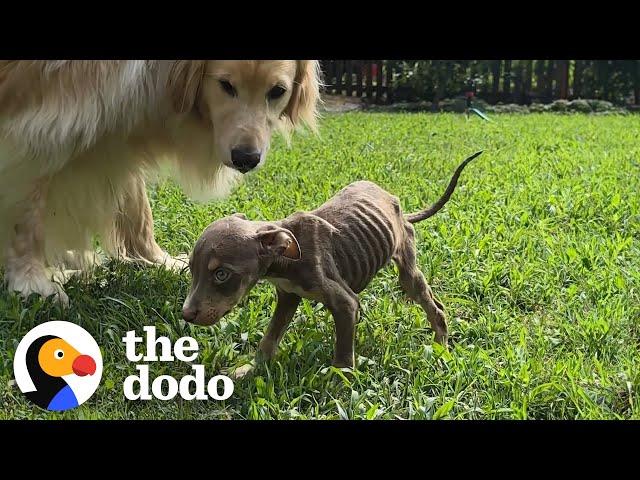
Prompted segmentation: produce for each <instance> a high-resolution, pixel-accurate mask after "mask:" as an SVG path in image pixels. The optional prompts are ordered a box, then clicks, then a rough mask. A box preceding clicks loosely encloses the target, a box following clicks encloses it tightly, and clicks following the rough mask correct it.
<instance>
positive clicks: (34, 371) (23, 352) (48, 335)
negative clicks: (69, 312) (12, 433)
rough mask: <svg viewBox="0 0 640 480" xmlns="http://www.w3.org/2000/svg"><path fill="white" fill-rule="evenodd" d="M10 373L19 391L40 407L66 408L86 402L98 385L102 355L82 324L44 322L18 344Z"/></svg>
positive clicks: (59, 409)
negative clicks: (11, 372)
mask: <svg viewBox="0 0 640 480" xmlns="http://www.w3.org/2000/svg"><path fill="white" fill-rule="evenodd" d="M13 373H14V375H15V379H16V383H17V384H18V388H20V391H21V392H22V393H24V394H25V395H26V396H27V398H28V399H29V400H31V401H32V402H33V403H35V404H36V405H38V406H39V407H42V408H44V409H46V410H54V411H62V410H69V409H70V408H75V407H77V406H78V405H81V404H82V403H84V402H85V401H87V400H88V399H89V398H90V397H91V395H93V393H94V392H95V391H96V389H97V388H98V385H99V384H100V378H101V377H102V355H101V354H100V348H99V347H98V344H97V343H96V341H95V340H94V339H93V337H91V335H89V333H88V332H87V331H86V330H85V329H83V328H82V327H80V326H78V325H76V324H74V323H69V322H58V321H56V322H46V323H43V324H42V325H38V326H37V327H35V328H34V329H32V330H31V331H29V333H27V334H26V335H25V336H24V338H23V339H22V340H21V341H20V343H19V344H18V348H17V350H16V354H15V357H14V359H13Z"/></svg>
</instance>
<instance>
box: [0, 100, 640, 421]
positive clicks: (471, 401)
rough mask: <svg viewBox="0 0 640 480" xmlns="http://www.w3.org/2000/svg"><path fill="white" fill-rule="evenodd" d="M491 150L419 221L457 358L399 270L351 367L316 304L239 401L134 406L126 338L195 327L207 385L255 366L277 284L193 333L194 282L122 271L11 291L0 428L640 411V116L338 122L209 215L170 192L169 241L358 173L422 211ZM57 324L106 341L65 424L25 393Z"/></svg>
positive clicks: (280, 211) (166, 197) (376, 299)
mask: <svg viewBox="0 0 640 480" xmlns="http://www.w3.org/2000/svg"><path fill="white" fill-rule="evenodd" d="M479 149H483V150H484V152H485V153H484V154H483V155H482V156H481V157H479V158H478V159H477V160H476V161H474V162H473V163H472V164H471V165H469V167H467V169H466V170H465V172H464V174H463V176H462V178H461V180H460V183H459V186H458V189H457V191H456V192H455V194H454V196H453V198H452V200H451V202H450V203H449V204H448V205H447V206H446V208H445V209H444V210H443V211H442V212H440V213H439V214H438V215H437V216H436V217H434V218H432V219H430V220H427V221H425V222H423V223H421V224H418V225H417V240H418V249H419V256H418V263H419V266H420V268H421V269H422V271H423V272H424V274H425V276H426V277H427V280H428V281H429V283H430V284H431V285H432V287H433V289H434V292H435V294H436V295H437V296H438V297H439V298H440V300H441V301H442V302H443V303H444V305H445V307H446V309H447V313H448V317H449V327H450V335H451V337H450V339H451V345H450V348H449V350H448V351H444V350H443V349H442V348H440V347H439V346H438V345H437V344H433V339H432V330H431V329H430V327H429V323H428V321H427V319H426V316H425V314H424V313H423V311H422V310H421V309H420V308H419V307H418V306H417V305H414V304H412V303H409V302H407V301H406V300H405V298H404V295H403V294H402V292H401V290H400V288H399V286H398V282H397V280H396V275H397V272H396V270H395V267H393V266H390V267H388V268H386V269H385V270H383V271H381V272H380V273H379V275H378V276H377V277H376V278H375V279H374V281H373V282H372V283H371V285H370V286H369V288H368V289H366V290H365V291H364V292H363V293H362V294H361V303H362V317H361V322H360V324H359V326H358V333H357V340H356V355H357V359H358V368H357V371H356V372H355V374H354V375H353V376H349V375H346V376H345V375H343V374H342V372H340V371H338V370H335V369H332V368H328V365H329V364H330V361H331V357H332V353H333V346H332V341H333V321H332V319H331V317H330V316H329V315H328V314H327V313H326V311H325V310H324V309H323V308H322V307H321V306H320V305H315V304H313V303H311V302H307V301H304V303H303V304H302V305H301V307H300V309H299V311H298V313H297V315H296V317H295V320H294V323H292V325H291V326H290V328H289V330H288V331H287V333H286V334H285V337H284V339H283V342H282V345H281V348H280V351H279V354H278V356H277V358H276V360H275V361H274V362H273V363H272V364H270V365H267V366H261V367H259V369H258V370H257V371H256V373H255V375H254V376H252V377H248V378H245V379H243V380H240V381H238V382H236V385H235V391H234V393H233V395H232V397H231V398H230V399H228V400H226V401H224V402H216V401H213V400H211V401H182V400H180V401H179V400H175V401H169V402H162V401H156V400H153V401H147V402H132V401H128V400H126V399H125V398H124V396H123V392H122V383H123V381H124V378H125V377H126V376H128V375H130V374H133V373H135V365H134V364H132V363H129V362H128V361H127V360H126V358H125V354H124V344H123V343H122V341H121V340H120V339H121V338H122V337H123V335H124V334H125V332H126V331H128V330H136V331H137V332H139V333H142V327H143V326H145V325H155V326H156V327H157V331H158V333H159V334H163V335H168V336H169V337H171V339H172V340H174V341H175V340H176V339H178V338H179V337H181V336H184V335H189V336H193V337H194V338H196V339H197V340H198V342H199V345H200V354H199V357H198V359H197V361H196V363H202V364H205V365H206V368H207V378H209V377H211V376H213V375H216V374H218V373H220V372H221V371H224V370H225V369H228V368H230V367H234V366H237V365H241V364H243V363H245V362H247V361H248V360H249V359H250V358H251V357H252V355H253V354H254V352H255V349H256V346H257V344H258V342H259V340H260V338H261V336H262V334H263V332H264V331H265V329H266V326H267V324H268V322H269V319H270V316H271V313H272V312H273V309H274V307H275V291H274V289H273V287H271V286H270V285H269V284H266V283H265V284H260V285H259V286H258V287H257V288H256V289H254V290H253V292H252V293H251V294H250V295H249V297H248V298H247V299H246V300H244V301H243V302H242V303H241V304H240V305H239V306H238V307H237V308H236V309H235V310H234V311H233V312H232V313H231V314H229V316H228V317H227V318H225V319H224V320H223V321H222V322H221V323H220V324H219V325H217V326H214V327H208V328H203V327H195V326H185V325H184V324H183V322H182V320H181V315H180V311H181V306H182V302H183V300H184V297H185V294H186V292H187V289H188V286H189V276H188V274H187V273H185V274H182V275H180V274H176V273H172V272H167V271H165V270H163V269H158V268H139V267H133V266H131V265H123V264H119V263H116V262H110V263H108V264H106V265H105V266H104V268H101V269H100V270H99V271H98V272H97V274H96V277H95V279H92V280H91V281H89V283H86V282H85V283H82V282H80V281H79V280H73V281H72V282H71V283H70V284H68V286H67V292H68V294H69V297H70V299H71V308H70V310H69V311H68V313H62V312H60V310H59V309H58V307H57V306H54V305H52V304H50V303H48V302H43V301H42V300H39V299H35V298H32V299H31V300H30V301H29V302H28V303H27V304H26V305H24V304H21V303H20V301H19V300H18V299H17V298H16V297H15V296H14V295H13V294H9V293H7V292H6V291H2V292H0V398H1V399H2V403H1V405H0V418H81V419H86V418H103V419H111V418H113V419H116V418H118V419H122V418H124V419H133V418H140V419H150V418H195V419H205V418H206V419H291V418H301V419H305V418H306V419H309V418H314V419H316V418H317V419H338V418H350V419H357V418H367V419H374V418H377V419H380V418H382V419H396V418H402V419H436V418H448V419H527V418H529V419H574V418H581V419H587V418H588V419H616V418H636V419H637V418H640V398H639V395H640V354H639V347H640V293H639V287H640V246H639V241H640V195H638V192H639V191H640V116H578V115H574V116H560V115H552V114H531V115H526V116H517V115H495V116H494V122H493V123H487V122H483V121H482V120H480V119H477V118H474V119H471V120H469V121H467V120H466V119H465V117H464V116H463V115H459V114H440V115H432V114H373V113H346V114H330V115H327V116H326V117H325V118H324V119H323V121H322V126H321V137H320V138H315V137H313V136H309V135H307V136H297V137H295V138H294V140H293V143H292V146H291V147H290V148H287V147H286V146H285V144H284V142H283V141H282V140H281V139H277V140H276V141H275V142H274V145H273V147H272V151H271V154H270V157H269V159H268V162H267V165H266V168H264V169H262V170H261V171H260V172H258V173H256V174H254V175H252V176H250V177H249V178H248V179H247V180H246V182H245V183H244V185H243V186H242V187H241V188H239V189H238V190H236V192H235V193H234V194H233V195H232V196H231V198H230V199H228V200H227V201H223V202H220V203H215V204H208V205H198V204H194V203H192V202H189V201H187V200H186V199H185V197H184V196H183V194H182V193H180V191H179V190H178V189H176V188H175V187H174V186H172V185H170V184H162V185H160V186H158V187H152V188H151V189H150V192H151V197H152V204H153V210H154V214H155V222H156V234H157V237H158V241H159V243H160V244H161V245H163V246H164V247H166V248H167V249H168V250H169V251H170V252H171V253H174V254H177V253H180V252H184V251H187V250H188V249H189V248H190V246H191V245H193V243H194V242H195V240H196V238H197V237H198V236H199V234H200V233H201V232H202V230H203V229H204V228H205V227H206V226H207V225H208V224H209V223H210V222H211V221H213V220H214V219H216V218H219V217H221V216H224V215H227V214H230V213H232V212H238V211H240V212H244V213H245V214H246V215H247V216H248V217H249V218H251V219H277V218H281V217H284V216H286V215H289V214H290V213H292V212H294V211H295V210H297V209H303V210H310V209H313V208H315V207H316V206H318V205H320V204H321V203H322V202H324V201H325V200H327V199H328V198H329V197H331V196H332V195H333V194H334V193H335V192H337V191H338V190H339V189H340V188H342V187H343V186H345V185H347V184H348V183H349V182H352V181H355V180H359V179H369V180H372V181H375V182H378V183H379V184H380V185H382V186H383V187H384V188H386V189H388V190H389V191H391V192H393V193H394V194H396V195H398V196H399V197H400V199H401V202H402V204H403V207H404V209H405V211H414V210H418V209H421V208H422V207H424V206H425V205H427V204H429V203H431V202H432V201H434V200H435V199H436V198H437V197H438V196H439V195H440V194H441V193H442V191H443V189H444V188H445V186H446V184H447V182H448V181H449V178H450V175H451V173H452V172H453V170H454V168H455V167H456V165H457V164H458V163H459V162H460V161H461V160H463V159H464V158H465V157H466V156H468V155H470V154H471V153H473V152H475V151H477V150H479ZM47 320H68V321H71V322H76V323H78V324H80V325H82V326H83V327H84V328H86V329H87V330H88V331H89V332H90V333H91V334H92V335H93V336H94V338H95V339H96V341H97V342H98V344H99V345H100V346H101V348H102V349H103V359H104V364H105V371H104V374H103V379H102V383H101V386H100V388H99V389H98V391H97V392H96V394H95V395H94V396H93V397H92V398H91V399H90V400H89V401H88V402H87V403H85V404H84V405H83V406H82V407H80V408H78V409H76V410H73V411H69V412H65V413H64V414H46V413H44V412H42V411H40V410H37V409H36V408H33V407H31V406H30V404H28V403H27V402H26V401H25V399H23V397H22V395H21V394H20V392H19V391H18V390H17V388H15V387H12V386H10V385H9V381H10V380H11V378H12V373H13V372H12V358H13V353H14V351H15V348H16V346H17V344H18V341H19V339H20V338H21V337H22V336H23V335H24V334H25V333H26V332H27V331H28V330H29V329H30V328H32V327H33V326H35V325H36V324H38V323H41V322H44V321H47ZM151 371H152V378H154V377H156V376H158V375H161V374H171V375H172V376H174V377H177V378H180V377H181V376H182V375H186V374H189V373H190V372H191V369H190V367H189V366H188V365H187V364H185V363H182V362H177V363H175V364H170V363H157V364H153V365H152V368H151Z"/></svg>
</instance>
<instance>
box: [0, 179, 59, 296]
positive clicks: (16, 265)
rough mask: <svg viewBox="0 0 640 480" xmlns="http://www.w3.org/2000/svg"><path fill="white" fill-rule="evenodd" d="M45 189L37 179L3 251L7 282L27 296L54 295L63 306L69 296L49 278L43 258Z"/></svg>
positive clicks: (10, 287) (8, 285)
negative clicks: (10, 238) (5, 249)
mask: <svg viewBox="0 0 640 480" xmlns="http://www.w3.org/2000/svg"><path fill="white" fill-rule="evenodd" d="M46 193H47V188H46V184H45V183H44V182H40V183H39V184H38V185H37V186H36V188H35V189H34V191H33V192H32V194H31V195H30V196H29V198H28V199H27V202H28V203H27V207H26V209H25V210H24V212H23V213H22V216H21V217H20V218H19V221H18V223H17V224H16V225H15V226H14V234H13V238H12V241H11V243H10V245H9V248H8V250H7V252H6V282H7V288H8V289H9V290H10V291H15V292H18V293H20V294H21V295H22V296H24V297H28V296H29V295H31V294H32V293H37V294H39V295H41V296H43V297H49V296H51V295H54V296H55V298H56V299H57V300H59V301H60V303H62V305H64V306H66V305H68V303H69V298H68V297H67V295H66V294H65V293H64V290H63V288H62V286H61V285H59V284H58V283H55V282H52V281H51V280H49V278H48V277H49V276H48V275H47V269H46V268H45V261H44V242H45V234H44V221H43V214H44V208H45V204H46Z"/></svg>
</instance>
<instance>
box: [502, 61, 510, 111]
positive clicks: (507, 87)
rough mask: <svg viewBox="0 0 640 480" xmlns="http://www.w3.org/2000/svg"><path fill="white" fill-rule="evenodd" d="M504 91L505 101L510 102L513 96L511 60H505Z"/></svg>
mask: <svg viewBox="0 0 640 480" xmlns="http://www.w3.org/2000/svg"><path fill="white" fill-rule="evenodd" d="M502 92H503V94H504V101H505V102H508V101H509V100H510V97H511V60H505V61H504V75H503V80H502Z"/></svg>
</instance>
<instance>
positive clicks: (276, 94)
mask: <svg viewBox="0 0 640 480" xmlns="http://www.w3.org/2000/svg"><path fill="white" fill-rule="evenodd" d="M286 91H287V89H286V88H284V87H281V86H280V85H276V86H275V87H273V88H272V89H271V90H269V93H268V94H267V96H268V97H269V100H277V99H278V98H280V97H281V96H283V95H284V94H285V92H286Z"/></svg>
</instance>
